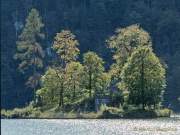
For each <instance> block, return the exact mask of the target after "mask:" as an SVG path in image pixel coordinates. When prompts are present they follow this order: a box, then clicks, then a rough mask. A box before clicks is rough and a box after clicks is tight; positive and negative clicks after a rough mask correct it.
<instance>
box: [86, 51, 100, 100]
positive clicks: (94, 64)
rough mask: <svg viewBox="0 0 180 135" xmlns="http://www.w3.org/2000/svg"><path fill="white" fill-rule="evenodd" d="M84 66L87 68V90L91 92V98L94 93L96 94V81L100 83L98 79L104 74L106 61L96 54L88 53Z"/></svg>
mask: <svg viewBox="0 0 180 135" xmlns="http://www.w3.org/2000/svg"><path fill="white" fill-rule="evenodd" d="M83 64H84V68H85V74H86V77H87V80H88V81H87V85H88V86H87V88H88V90H89V96H90V97H92V92H94V93H95V94H96V92H95V91H96V87H97V86H96V81H98V78H99V77H100V76H101V75H102V73H103V72H104V66H103V64H104V61H103V60H102V58H100V57H99V56H98V55H97V54H96V53H94V52H87V53H85V54H84V57H83ZM93 90H94V91H93Z"/></svg>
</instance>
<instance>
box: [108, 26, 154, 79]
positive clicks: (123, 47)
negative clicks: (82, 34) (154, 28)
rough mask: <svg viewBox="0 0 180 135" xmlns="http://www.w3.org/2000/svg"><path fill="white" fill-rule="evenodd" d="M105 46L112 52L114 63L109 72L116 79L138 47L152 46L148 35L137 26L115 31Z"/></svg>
mask: <svg viewBox="0 0 180 135" xmlns="http://www.w3.org/2000/svg"><path fill="white" fill-rule="evenodd" d="M107 44H108V47H109V48H111V49H112V50H113V52H114V55H113V59H114V60H115V61H116V63H114V64H113V65H112V67H111V70H112V73H113V75H114V76H117V77H118V78H119V76H120V72H121V68H122V67H123V66H124V64H125V63H126V61H127V59H128V57H129V56H130V55H131V54H132V52H133V51H134V50H135V49H136V48H137V47H138V46H150V47H151V46H152V44H151V38H150V36H149V34H148V33H147V32H146V31H144V30H143V29H142V28H140V26H139V25H137V24H135V25H131V26H128V27H126V28H122V29H117V30H116V34H115V35H113V36H112V37H110V38H109V40H107Z"/></svg>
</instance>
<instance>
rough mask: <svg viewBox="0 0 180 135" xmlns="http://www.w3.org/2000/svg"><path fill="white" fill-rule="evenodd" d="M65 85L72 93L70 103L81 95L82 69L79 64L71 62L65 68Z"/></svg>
mask: <svg viewBox="0 0 180 135" xmlns="http://www.w3.org/2000/svg"><path fill="white" fill-rule="evenodd" d="M66 76H67V85H68V89H69V90H70V93H72V94H71V95H72V101H75V99H76V98H78V96H81V95H82V89H83V88H82V85H83V84H82V79H83V76H84V67H83V66H82V65H81V63H79V62H71V63H69V64H68V65H67V67H66Z"/></svg>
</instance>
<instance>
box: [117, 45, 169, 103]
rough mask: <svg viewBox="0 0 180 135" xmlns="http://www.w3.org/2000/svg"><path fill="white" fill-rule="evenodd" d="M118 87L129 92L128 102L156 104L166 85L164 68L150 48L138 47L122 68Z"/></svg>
mask: <svg viewBox="0 0 180 135" xmlns="http://www.w3.org/2000/svg"><path fill="white" fill-rule="evenodd" d="M121 78H122V82H121V83H120V84H119V88H120V89H123V90H126V91H128V92H129V99H128V101H129V103H132V104H136V105H139V104H142V105H143V106H144V105H154V104H158V103H159V102H160V101H161V99H162V96H163V91H164V89H165V87H166V80H165V69H164V68H163V67H162V65H161V63H160V61H159V59H158V58H157V57H156V56H155V54H154V53H153V52H152V49H151V48H148V47H139V48H138V49H137V50H136V51H134V52H133V53H132V55H131V57H130V58H129V59H128V61H127V63H126V64H125V66H124V67H123V69H122V73H121Z"/></svg>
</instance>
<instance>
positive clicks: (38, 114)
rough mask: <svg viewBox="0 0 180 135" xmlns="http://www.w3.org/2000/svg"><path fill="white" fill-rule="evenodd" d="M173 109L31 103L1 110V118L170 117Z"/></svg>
mask: <svg viewBox="0 0 180 135" xmlns="http://www.w3.org/2000/svg"><path fill="white" fill-rule="evenodd" d="M171 112H172V111H171V110H169V109H167V108H165V109H156V110H141V109H129V110H123V109H119V108H115V107H101V108H100V110H99V111H98V112H76V111H69V112H62V111H60V110H59V109H57V108H51V109H47V110H42V109H41V108H34V107H33V106H31V105H29V106H27V107H25V108H15V109H13V110H4V109H3V110H1V118H52V119H53V118H54V119H58V118H62V119H63V118H70V119H76V118H82V119H106V118H107V119H111V118H112V119H113V118H114V119H115V118H117V119H118V118H158V117H170V114H171Z"/></svg>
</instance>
